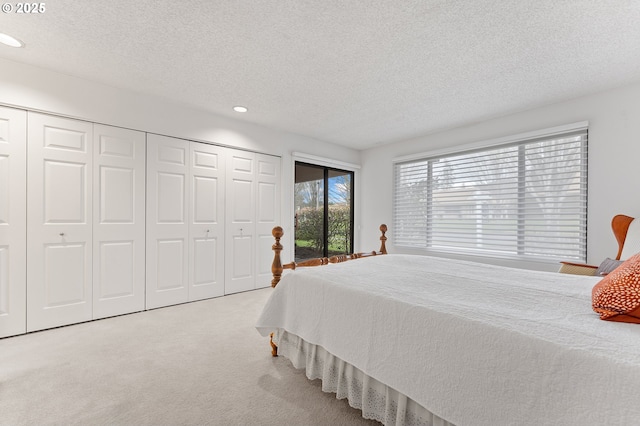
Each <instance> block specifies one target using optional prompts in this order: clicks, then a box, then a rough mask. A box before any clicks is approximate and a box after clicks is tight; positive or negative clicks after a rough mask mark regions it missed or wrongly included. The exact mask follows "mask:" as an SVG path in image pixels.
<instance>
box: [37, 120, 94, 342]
mask: <svg viewBox="0 0 640 426" xmlns="http://www.w3.org/2000/svg"><path fill="white" fill-rule="evenodd" d="M28 132H29V133H28V134H29V138H28V139H29V140H28V171H29V178H28V188H27V223H28V228H27V229H28V232H27V257H28V259H29V271H28V274H27V330H28V331H34V330H40V329H44V328H50V327H56V326H59V325H64V324H71V323H75V322H81V321H87V320H90V319H91V318H92V286H91V270H92V244H91V233H92V225H91V218H92V212H91V208H92V194H91V188H92V174H91V166H92V161H93V150H92V142H93V137H92V124H91V123H87V122H83V121H77V120H70V119H65V118H59V117H52V116H48V115H43V114H36V113H29V114H28Z"/></svg>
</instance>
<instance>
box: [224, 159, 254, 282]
mask: <svg viewBox="0 0 640 426" xmlns="http://www.w3.org/2000/svg"><path fill="white" fill-rule="evenodd" d="M255 156H256V154H254V153H252V152H245V151H238V150H229V151H228V152H227V196H226V212H227V220H226V222H227V227H226V230H227V232H226V256H225V271H226V280H225V294H231V293H238V292H241V291H247V290H253V289H254V288H255V282H256V274H255V270H256V268H255V259H256V258H255V251H256V248H255V245H256V238H255V232H256V231H255V212H256V190H255V169H256V160H255Z"/></svg>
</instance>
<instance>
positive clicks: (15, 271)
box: [0, 107, 27, 337]
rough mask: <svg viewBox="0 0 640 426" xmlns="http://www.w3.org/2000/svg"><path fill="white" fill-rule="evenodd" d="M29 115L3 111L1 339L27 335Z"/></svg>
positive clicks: (0, 141) (0, 159) (0, 148)
mask: <svg viewBox="0 0 640 426" xmlns="http://www.w3.org/2000/svg"><path fill="white" fill-rule="evenodd" d="M26 147H27V113H26V112H25V111H21V110H17V109H12V108H4V107H0V337H7V336H13V335H15V334H21V333H25V332H26V330H27V313H26V303H27V302H26V300H27V299H26V297H27V295H26V291H27V282H26V270H27V266H26V238H25V234H26V229H27V228H26V226H27V225H26V214H27V213H26V208H27V200H26V194H27V188H26V170H27V160H26V156H27V148H26Z"/></svg>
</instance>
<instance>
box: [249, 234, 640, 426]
mask: <svg viewBox="0 0 640 426" xmlns="http://www.w3.org/2000/svg"><path fill="white" fill-rule="evenodd" d="M274 235H275V231H274ZM280 236H281V234H280ZM383 237H384V234H383ZM385 239H386V238H385ZM383 242H384V241H383ZM278 245H279V241H278V242H277V244H275V245H274V250H276V249H277V248H278V247H277V246H278ZM280 249H281V246H280ZM376 254H382V253H376ZM353 258H355V259H357V260H356V261H349V262H336V263H333V264H332V263H330V262H325V261H322V262H320V263H324V264H325V265H324V266H322V267H318V268H296V265H295V264H294V265H293V266H289V267H288V268H284V269H296V270H295V271H293V272H288V273H286V274H283V276H282V278H281V279H280V277H278V281H279V282H277V283H276V284H277V285H276V287H275V289H274V292H273V294H272V295H271V297H270V299H269V300H268V302H267V304H266V305H265V307H264V310H263V312H262V314H261V316H260V317H259V319H258V321H257V324H256V327H257V329H258V331H259V332H260V333H261V334H262V335H264V336H269V335H270V334H272V333H273V341H274V344H275V345H277V347H278V353H279V354H280V355H283V356H285V357H286V358H288V359H290V360H291V362H292V363H293V365H294V367H296V368H304V369H305V370H306V374H307V376H308V377H309V378H310V379H316V378H319V379H322V386H323V390H325V391H330V392H335V393H336V394H337V397H338V398H347V399H348V401H349V403H350V405H352V406H353V407H355V408H358V409H361V410H362V412H363V416H364V417H367V418H372V419H375V420H378V421H380V422H382V423H384V424H386V425H395V424H407V425H413V424H425V425H449V424H454V425H458V426H463V425H474V426H475V425H586V424H637V423H638V422H639V421H640V420H639V419H640V392H638V387H639V386H640V327H638V325H636V324H625V323H617V322H607V321H601V320H600V319H599V317H598V315H597V314H595V313H594V312H593V310H592V308H591V301H592V300H591V296H592V294H591V291H592V288H593V287H594V285H595V284H596V283H598V281H599V280H600V279H601V277H589V276H577V275H567V274H558V273H550V272H535V271H528V270H521V269H513V268H505V267H499V266H493V265H486V264H479V263H473V262H463V261H457V260H456V261H453V260H449V259H443V258H436V257H429V256H411V255H394V254H386V255H384V256H381V255H371V256H366V257H362V256H358V255H356V256H353ZM327 263H328V264H327ZM289 265H291V264H289ZM279 266H280V265H276V263H275V262H274V270H276V272H277V269H278V268H279ZM285 266H286V265H285ZM298 266H299V265H298ZM280 273H281V275H282V270H280ZM274 280H275V278H274Z"/></svg>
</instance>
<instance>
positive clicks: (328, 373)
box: [273, 330, 454, 426]
mask: <svg viewBox="0 0 640 426" xmlns="http://www.w3.org/2000/svg"><path fill="white" fill-rule="evenodd" d="M273 340H274V342H275V343H276V345H278V354H279V355H282V356H284V357H286V358H287V359H289V360H290V361H291V363H292V364H293V366H294V367H295V368H298V369H303V368H304V369H305V371H306V375H307V377H308V378H309V379H311V380H314V379H321V380H322V390H323V391H324V392H333V393H335V394H336V398H338V399H344V398H347V401H349V405H350V406H352V407H353V408H357V409H359V410H362V417H364V418H366V419H373V420H377V421H379V422H381V423H382V424H384V425H387V426H394V425H397V426H403V425H406V426H409V425H424V426H454V425H453V424H452V423H449V422H447V421H445V420H443V419H441V418H440V417H438V416H436V415H434V414H433V413H431V412H429V411H428V410H427V409H425V408H424V407H422V406H421V405H419V404H418V403H416V402H415V401H413V400H411V399H410V398H407V397H406V396H405V395H403V394H401V393H399V392H397V391H395V390H394V389H392V388H390V387H388V386H386V385H385V384H383V383H381V382H379V381H377V380H376V379H374V378H372V377H370V376H367V375H365V374H364V373H363V372H362V371H360V370H358V369H357V368H355V367H354V366H353V365H351V364H348V363H346V362H344V361H342V360H341V359H339V358H337V357H335V356H333V355H332V354H330V353H329V352H327V351H326V350H325V349H324V348H322V347H321V346H317V345H313V344H311V343H308V342H306V341H304V340H303V339H301V338H300V337H298V336H296V335H294V334H291V333H287V332H286V331H284V330H279V331H278V333H276V335H275V336H274V339H273Z"/></svg>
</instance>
